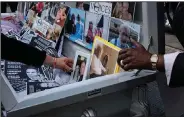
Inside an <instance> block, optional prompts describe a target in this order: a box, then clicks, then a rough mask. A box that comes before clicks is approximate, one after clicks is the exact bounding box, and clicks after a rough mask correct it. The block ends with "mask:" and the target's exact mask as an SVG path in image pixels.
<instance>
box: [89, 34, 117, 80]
mask: <svg viewBox="0 0 184 117" xmlns="http://www.w3.org/2000/svg"><path fill="white" fill-rule="evenodd" d="M119 51H120V48H118V47H116V46H114V45H113V44H111V43H109V42H108V41H106V40H104V39H102V38H100V37H98V36H96V37H95V40H94V44H93V50H92V59H91V65H90V79H91V78H95V77H100V76H104V75H109V74H114V73H118V72H119V66H118V64H117V58H118V54H119Z"/></svg>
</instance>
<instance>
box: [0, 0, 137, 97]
mask: <svg viewBox="0 0 184 117" xmlns="http://www.w3.org/2000/svg"><path fill="white" fill-rule="evenodd" d="M71 6H73V8H72V7H70V6H67V5H65V4H64V3H63V2H21V4H20V3H19V5H18V14H17V13H16V14H15V16H16V15H18V16H17V17H15V16H5V15H2V16H3V17H2V20H1V30H2V33H3V34H5V35H6V36H8V37H12V38H14V39H17V40H18V41H21V42H23V43H26V44H29V45H30V46H32V47H34V48H37V49H38V50H41V51H46V54H47V55H50V56H52V57H56V58H59V57H71V56H72V59H73V60H74V64H73V66H72V67H73V71H72V72H71V73H67V72H65V71H62V70H61V69H56V68H53V67H51V66H48V65H45V64H44V65H42V66H39V67H37V68H35V67H33V66H28V65H25V64H23V63H20V62H12V61H6V60H5V61H1V70H2V71H3V72H4V74H5V75H6V77H7V79H8V81H9V82H10V84H11V85H12V87H13V89H14V90H15V91H16V93H17V94H19V96H25V95H31V94H32V93H36V92H39V91H44V90H47V89H51V88H56V87H60V86H64V85H68V84H72V83H77V82H80V83H82V82H83V81H85V80H89V79H93V78H100V77H101V76H105V75H111V74H115V73H119V72H126V71H124V70H123V69H121V68H120V67H119V66H118V64H117V58H118V54H119V51H120V50H121V48H135V47H134V45H133V44H132V42H131V41H132V39H133V40H135V41H137V42H140V35H141V25H139V24H136V23H134V22H133V21H134V15H135V6H136V3H135V2H80V1H79V2H75V3H74V4H72V5H71ZM17 18H18V19H17ZM19 18H20V19H23V21H22V20H20V19H19ZM68 52H71V53H69V54H68ZM22 54H23V55H24V53H22ZM74 56H75V57H74ZM30 59H31V58H30ZM95 80H96V79H94V81H95ZM97 80H98V79H97ZM89 82H90V81H89ZM80 83H78V84H80Z"/></svg>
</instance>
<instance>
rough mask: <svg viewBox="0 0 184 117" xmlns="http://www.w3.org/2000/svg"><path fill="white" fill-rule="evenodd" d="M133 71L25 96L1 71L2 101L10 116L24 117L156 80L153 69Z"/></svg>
mask: <svg viewBox="0 0 184 117" xmlns="http://www.w3.org/2000/svg"><path fill="white" fill-rule="evenodd" d="M134 73H135V71H133V72H127V73H120V74H114V75H108V76H103V77H101V78H95V79H91V80H86V81H84V82H77V83H73V84H68V85H64V86H61V87H58V88H53V89H48V90H45V91H41V92H38V93H34V94H30V95H28V96H25V97H19V96H18V95H17V94H16V93H15V91H14V90H13V88H12V87H11V85H10V83H9V82H8V80H7V78H6V76H5V75H4V74H2V73H1V76H2V82H1V86H2V89H3V90H2V103H3V105H4V107H5V109H6V110H7V112H8V116H14V117H15V116H16V117H17V116H18V117H25V116H28V115H30V114H37V113H40V112H43V111H47V110H50V109H52V108H57V107H62V106H66V105H70V104H73V103H76V102H79V101H82V100H86V99H88V98H92V97H96V96H100V95H105V94H108V93H112V92H115V91H118V90H123V89H128V88H133V87H135V86H137V85H140V84H144V83H146V82H149V81H153V80H154V78H155V74H156V73H155V72H153V71H147V70H146V71H142V72H141V73H140V74H139V76H133V77H132V75H133V74H134ZM97 89H100V90H97ZM94 90H96V91H94ZM89 91H93V92H89ZM30 112H31V113H30Z"/></svg>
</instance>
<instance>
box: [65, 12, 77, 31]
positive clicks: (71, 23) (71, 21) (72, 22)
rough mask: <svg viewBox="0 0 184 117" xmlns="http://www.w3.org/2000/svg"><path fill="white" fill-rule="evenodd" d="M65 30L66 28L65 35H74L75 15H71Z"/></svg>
mask: <svg viewBox="0 0 184 117" xmlns="http://www.w3.org/2000/svg"><path fill="white" fill-rule="evenodd" d="M66 28H67V30H66V31H67V33H69V34H75V32H76V25H75V14H72V15H71V19H69V21H68V23H67V26H66Z"/></svg>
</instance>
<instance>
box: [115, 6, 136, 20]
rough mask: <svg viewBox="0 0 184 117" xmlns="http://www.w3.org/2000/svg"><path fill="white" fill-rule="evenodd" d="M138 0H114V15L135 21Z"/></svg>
mask: <svg viewBox="0 0 184 117" xmlns="http://www.w3.org/2000/svg"><path fill="white" fill-rule="evenodd" d="M135 6H136V2H113V4H112V17H115V18H119V19H122V20H127V21H134V13H135Z"/></svg>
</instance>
